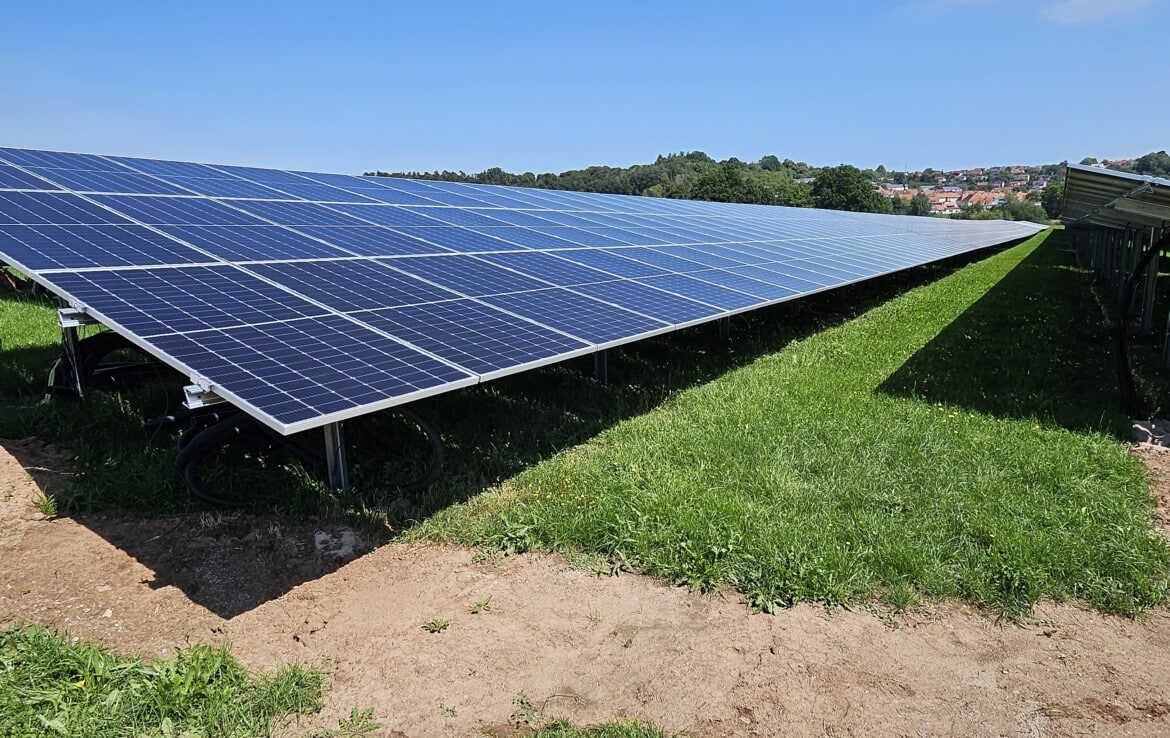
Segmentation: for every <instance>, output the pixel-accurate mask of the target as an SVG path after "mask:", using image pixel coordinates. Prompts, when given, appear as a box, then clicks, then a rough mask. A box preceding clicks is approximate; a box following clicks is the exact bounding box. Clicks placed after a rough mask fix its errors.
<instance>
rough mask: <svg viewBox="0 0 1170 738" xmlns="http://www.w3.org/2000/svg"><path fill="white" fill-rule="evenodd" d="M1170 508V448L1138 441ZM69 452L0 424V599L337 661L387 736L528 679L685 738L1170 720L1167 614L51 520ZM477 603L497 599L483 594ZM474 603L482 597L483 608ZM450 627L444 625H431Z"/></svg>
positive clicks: (126, 633) (473, 718) (457, 725)
mask: <svg viewBox="0 0 1170 738" xmlns="http://www.w3.org/2000/svg"><path fill="white" fill-rule="evenodd" d="M1140 453H1141V455H1142V457H1143V458H1144V459H1145V460H1146V461H1147V463H1148V464H1149V465H1150V466H1151V469H1152V473H1153V475H1154V478H1155V481H1156V485H1157V490H1158V494H1159V499H1160V500H1161V504H1160V506H1159V509H1160V511H1161V514H1162V515H1163V516H1164V517H1163V521H1165V520H1166V519H1167V516H1170V453H1167V452H1144V451H1143V452H1140ZM69 474H70V457H69V455H68V454H67V453H65V452H62V451H60V450H58V449H54V448H53V447H50V446H47V445H45V444H42V443H40V442H38V441H35V440H25V441H0V557H2V560H3V561H4V562H5V565H4V566H3V567H2V568H0V617H5V618H10V619H12V620H14V621H36V622H39V623H45V624H51V625H55V626H59V627H63V628H66V629H68V631H69V632H71V633H72V634H74V635H76V636H78V637H81V638H85V639H90V640H94V641H97V642H100V643H103V644H106V645H109V646H111V647H113V648H116V649H119V650H122V651H137V652H142V653H144V654H157V653H165V652H167V651H168V650H169V649H171V648H174V647H176V646H181V645H183V644H185V643H187V642H191V641H210V642H215V641H220V640H226V641H228V642H230V643H231V645H232V648H233V651H234V652H235V653H236V654H237V655H238V656H239V657H240V658H241V659H243V660H244V661H245V663H247V664H249V665H250V666H254V667H275V666H277V665H279V664H282V663H287V662H289V661H301V662H308V663H312V664H320V663H327V664H329V665H330V667H331V669H332V670H333V673H334V677H333V683H332V687H331V689H330V691H329V693H328V695H327V704H326V708H325V710H324V711H323V712H322V714H321V715H319V716H314V718H313V719H312V721H311V722H306V723H303V724H300V725H294V726H289V728H288V730H287V733H288V735H290V736H299V735H303V734H305V733H306V732H308V731H310V730H311V729H313V728H315V727H319V726H329V725H332V726H336V724H337V717H338V716H341V715H347V714H348V713H349V711H350V709H351V708H353V707H359V708H364V707H373V708H375V710H376V713H377V717H378V719H379V720H380V721H381V722H382V723H383V724H384V725H385V728H384V729H383V731H384V734H385V735H406V736H411V737H412V738H413V737H415V736H464V735H478V734H482V733H483V732H485V731H486V732H488V733H491V734H495V735H508V734H512V733H514V731H515V723H516V721H517V720H518V719H520V718H522V717H523V710H519V709H518V705H517V704H516V703H515V699H516V697H517V696H518V695H520V694H523V695H526V696H527V698H528V700H529V702H530V704H531V705H532V706H533V708H534V709H535V710H536V711H537V712H540V713H542V714H543V715H544V716H545V717H566V718H569V719H571V720H573V721H574V722H577V723H580V724H588V723H596V722H604V721H609V720H612V719H615V718H617V717H621V716H628V717H638V718H645V719H649V720H652V721H654V722H655V723H656V724H658V725H659V726H661V727H663V728H664V729H666V730H668V731H679V732H685V733H686V734H688V735H694V736H723V735H736V736H739V735H743V736H756V735H759V736H765V735H768V736H772V735H832V736H851V735H892V736H893V735H906V736H925V735H929V736H940V735H969V736H1006V735H1012V736H1015V735H1024V736H1087V735H1134V736H1161V735H1166V734H1168V733H1170V687H1168V686H1167V685H1170V613H1168V612H1167V611H1165V610H1159V611H1157V612H1154V613H1152V614H1151V615H1149V616H1148V617H1146V618H1143V619H1141V620H1138V621H1131V620H1126V619H1123V618H1115V617H1110V616H1103V615H1101V614H1100V613H1097V612H1094V611H1089V610H1085V609H1081V608H1079V607H1076V606H1072V605H1053V604H1046V605H1044V606H1042V607H1040V608H1037V610H1036V612H1035V613H1034V617H1033V618H1032V619H1031V620H1029V621H1028V622H1026V623H997V622H995V620H994V619H993V618H991V617H988V616H987V615H986V614H985V613H980V612H977V611H975V610H973V609H972V608H969V607H967V606H964V605H960V604H946V605H941V606H938V607H935V608H932V609H930V610H929V611H926V612H921V613H916V614H913V615H907V616H901V617H900V618H899V619H898V623H897V627H891V625H890V624H889V620H888V619H884V618H881V617H878V616H877V615H875V614H874V613H872V612H866V611H857V612H850V611H839V612H835V613H831V614H829V613H826V612H825V611H824V609H823V608H817V607H812V606H800V607H796V608H794V609H792V610H789V611H786V612H782V613H780V614H779V615H775V616H771V615H764V614H757V613H752V612H751V611H750V610H749V609H748V608H747V607H745V606H744V605H743V604H742V602H740V601H739V600H738V598H737V597H736V596H735V595H734V593H728V594H725V595H722V596H700V595H696V594H693V593H690V592H688V591H686V590H684V589H680V588H678V587H670V586H666V585H664V584H662V583H660V582H658V581H656V580H652V579H649V578H645V577H640V576H632V575H621V576H618V577H596V576H590V575H589V574H586V573H583V572H580V571H576V570H574V569H572V568H571V567H570V566H569V565H568V563H567V562H566V561H565V560H564V559H563V558H560V557H557V556H542V555H525V556H516V557H510V558H506V559H501V560H495V561H492V560H488V561H481V560H477V557H476V555H475V553H474V552H473V551H469V550H465V549H460V548H453V547H442V546H415V547H409V546H402V545H391V546H385V547H382V548H379V549H377V550H375V551H369V552H364V551H363V549H362V547H361V542H360V540H357V539H355V538H354V533H353V531H349V530H346V529H344V528H340V527H337V526H325V525H314V524H312V523H311V522H310V523H305V524H297V525H290V524H288V523H287V522H283V521H278V520H274V519H263V518H244V517H240V518H233V517H231V516H224V515H183V516H168V517H161V518H160V517H151V518H141V517H133V516H129V515H124V514H101V515H73V516H69V517H60V518H54V519H45V518H44V516H43V515H41V514H40V513H39V512H38V510H37V506H36V499H37V497H38V495H39V494H40V492H41V491H42V490H46V491H49V492H52V491H53V490H54V489H60V488H61V487H60V486H61V485H64V484H66V483H67V482H68V479H69ZM489 598H490V600H489ZM485 601H487V603H488V605H487V607H485V608H482V609H481V611H480V612H478V613H477V614H473V613H472V609H473V608H474V606H475V605H476V604H477V603H484V602H485ZM436 618H439V619H445V620H447V621H449V623H450V625H449V627H448V628H446V629H445V630H443V631H442V632H441V633H429V632H427V631H426V630H424V629H423V627H422V625H423V623H424V622H426V621H428V620H432V619H436Z"/></svg>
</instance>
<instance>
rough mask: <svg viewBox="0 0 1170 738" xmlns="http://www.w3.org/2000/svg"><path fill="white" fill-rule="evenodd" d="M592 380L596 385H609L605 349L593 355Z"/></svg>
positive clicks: (607, 354)
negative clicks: (595, 381)
mask: <svg viewBox="0 0 1170 738" xmlns="http://www.w3.org/2000/svg"><path fill="white" fill-rule="evenodd" d="M593 378H594V379H596V380H597V382H598V384H601V385H607V384H609V352H608V351H606V350H605V349H602V350H601V351H598V352H597V353H595V354H593Z"/></svg>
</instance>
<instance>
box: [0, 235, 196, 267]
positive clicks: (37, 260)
mask: <svg viewBox="0 0 1170 738" xmlns="http://www.w3.org/2000/svg"><path fill="white" fill-rule="evenodd" d="M0 253H4V254H6V255H7V256H8V258H9V259H10V260H11V261H13V262H15V263H17V264H20V265H21V266H22V267H24V268H25V269H34V270H41V269H79V268H84V267H117V266H134V265H154V264H190V263H195V262H205V261H210V260H211V259H210V258H209V257H207V256H205V255H203V254H201V253H199V252H198V251H196V250H195V249H192V248H190V247H189V246H184V245H183V244H181V243H178V242H177V241H173V240H171V239H169V238H167V237H166V236H163V235H160V234H158V233H155V232H154V231H151V230H149V229H147V228H143V227H142V226H138V225H101V226H82V225H74V226H55V225H39V226H23V225H5V226H0Z"/></svg>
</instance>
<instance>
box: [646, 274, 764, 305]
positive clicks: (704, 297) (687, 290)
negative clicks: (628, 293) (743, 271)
mask: <svg viewBox="0 0 1170 738" xmlns="http://www.w3.org/2000/svg"><path fill="white" fill-rule="evenodd" d="M638 281H639V282H641V283H642V284H648V285H650V286H652V287H657V288H659V289H663V290H666V291H668V292H673V293H675V294H676V295H685V296H687V297H693V298H694V299H696V300H699V301H701V302H705V303H707V304H708V305H716V306H718V307H721V308H723V309H724V310H739V309H741V308H745V307H748V306H749V305H752V304H755V303H757V302H759V300H758V299H757V298H754V297H752V296H751V295H748V294H745V293H743V292H737V291H735V290H730V289H724V288H722V287H718V286H716V285H714V284H710V283H708V282H701V281H699V280H698V279H693V278H692V277H690V276H687V275H683V274H667V275H665V276H662V277H642V278H641V279H639V280H638Z"/></svg>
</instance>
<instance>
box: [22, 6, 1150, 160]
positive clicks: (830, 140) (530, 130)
mask: <svg viewBox="0 0 1170 738" xmlns="http://www.w3.org/2000/svg"><path fill="white" fill-rule="evenodd" d="M3 26H4V31H3V36H4V40H3V42H2V43H0V145H5V146H20V147H29V148H47V149H57V150H66V151H85V152H96V153H112V154H128V155H137V156H147V157H158V158H171V159H180V160H194V161H208V162H220V163H236V164H253V165H261V166H274V167H289V168H298V169H309V170H319V171H335V172H357V171H362V170H368V169H374V168H378V169H383V170H422V169H427V170H429V169H453V170H464V171H468V172H475V171H480V170H483V169H486V168H488V167H491V166H500V167H503V168H504V169H507V170H509V171H535V172H543V171H562V170H565V169H572V168H580V167H584V166H588V165H591V164H611V165H618V166H624V165H628V164H633V163H639V162H646V161H651V160H653V159H654V157H655V156H656V155H658V154H660V153H669V152H672V151H682V150H688V151H690V150H696V149H699V150H703V151H706V152H707V153H708V154H710V155H712V156H714V157H716V158H719V159H722V158H726V157H729V156H737V157H739V158H741V159H745V160H755V159H758V158H759V157H761V156H763V155H765V154H776V155H777V156H779V157H780V158H792V159H796V160H803V161H807V162H809V163H811V164H815V165H827V164H837V163H841V162H848V163H852V164H857V165H859V166H863V167H866V166H876V165H878V164H885V165H886V166H887V167H890V168H899V169H900V168H903V167H909V168H912V169H918V168H922V167H926V166H933V167H936V168H947V169H950V168H958V167H970V166H977V165H988V164H997V163H999V164H1007V163H1047V162H1057V161H1061V160H1064V159H1073V160H1079V159H1080V158H1081V157H1083V156H1086V155H1093V156H1098V157H1105V158H1109V157H1113V158H1117V157H1122V156H1129V155H1139V154H1144V153H1146V152H1148V151H1151V150H1158V149H1165V148H1170V71H1168V70H1170V65H1168V64H1167V61H1168V57H1170V52H1168V51H1167V49H1166V29H1167V28H1170V0H932V1H930V0H890V1H886V2H876V1H875V0H864V1H863V0H856V1H847V0H837V1H832V0H825V1H822V2H812V0H808V1H807V2H804V1H798V0H792V1H790V2H789V1H785V0H773V1H772V2H734V0H722V1H721V2H686V1H685V0H680V1H679V2H669V3H667V2H662V3H659V2H647V3H638V2H635V1H634V0H627V1H626V2H605V1H601V0H594V1H591V2H581V3H562V2H557V1H556V0H542V1H541V2H507V1H504V2H494V3H493V2H482V1H480V2H459V1H457V0H447V1H436V2H391V0H385V1H383V2H373V1H370V2H348V1H346V0H334V1H333V2H295V1H293V2H281V3H261V2H248V1H247V0H236V1H235V2H230V3H227V2H218V1H206V0H203V1H200V2H186V3H175V2H158V1H157V0H155V1H154V2H7V3H6V4H5V8H4V11H3Z"/></svg>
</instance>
